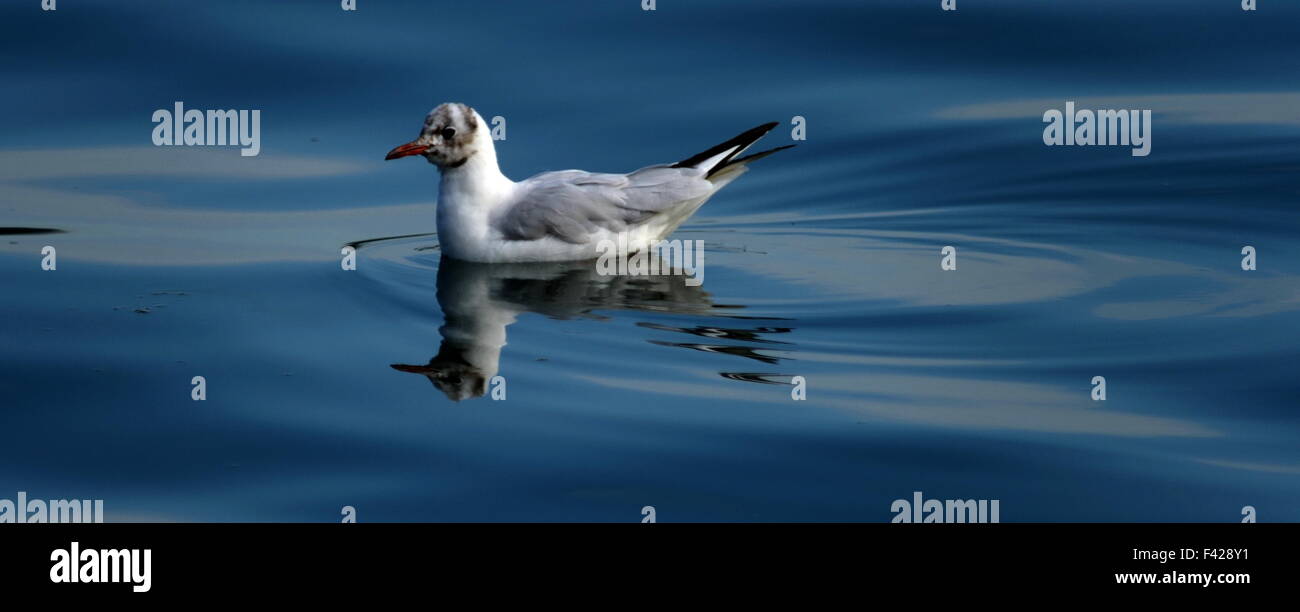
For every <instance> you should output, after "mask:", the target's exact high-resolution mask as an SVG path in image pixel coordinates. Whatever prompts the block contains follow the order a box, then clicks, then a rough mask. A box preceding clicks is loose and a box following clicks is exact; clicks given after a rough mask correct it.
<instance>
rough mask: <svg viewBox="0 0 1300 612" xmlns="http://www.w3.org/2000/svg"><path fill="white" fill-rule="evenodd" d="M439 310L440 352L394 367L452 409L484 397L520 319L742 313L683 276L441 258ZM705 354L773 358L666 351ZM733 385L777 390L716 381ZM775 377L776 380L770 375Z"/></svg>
mask: <svg viewBox="0 0 1300 612" xmlns="http://www.w3.org/2000/svg"><path fill="white" fill-rule="evenodd" d="M437 292H438V305H439V306H440V307H441V308H442V312H443V316H444V323H443V325H442V327H440V328H439V330H438V331H439V333H440V334H441V335H442V344H441V346H439V347H438V353H437V354H436V355H434V356H433V358H432V359H430V360H429V362H428V363H426V364H421V365H416V364H392V366H391V367H392V368H393V369H395V370H398V371H401V372H409V373H412V374H420V375H422V376H425V377H426V378H428V379H429V381H430V382H432V383H433V386H435V387H437V388H438V389H439V390H440V391H442V392H443V393H444V394H446V396H447V397H448V398H449V399H451V400H453V401H460V400H463V399H470V398H476V397H482V396H483V395H485V394H487V392H488V390H489V385H490V384H491V383H492V379H493V377H494V376H496V375H497V373H498V370H499V368H500V359H501V349H502V347H504V346H505V345H506V327H507V326H509V325H510V324H511V323H514V322H515V319H516V318H517V317H518V316H519V315H520V314H523V313H525V312H533V313H538V314H542V315H545V316H547V317H551V318H553V319H571V318H579V317H598V316H599V315H597V314H595V311H599V310H642V311H653V312H658V313H671V314H682V315H694V316H707V317H719V316H726V317H731V318H748V317H736V316H735V315H730V314H723V313H720V312H719V310H724V311H725V310H727V309H736V308H743V306H729V305H721V304H714V303H713V301H712V299H711V298H710V296H709V294H708V293H706V292H705V291H704V290H703V289H702V288H701V287H698V286H695V287H692V286H688V285H686V283H685V282H683V277H682V276H644V275H641V276H637V275H602V274H599V273H598V272H597V271H596V266H595V265H594V262H592V261H577V262H547V263H508V264H483V263H473V262H465V261H460V260H456V259H451V258H448V257H443V258H442V261H441V262H440V263H439V265H438V281H437ZM638 325H639V326H640V327H642V328H650V329H656V330H663V331H676V332H681V333H685V334H690V335H694V336H697V337H698V336H705V337H709V338H727V339H738V340H745V341H756V342H760V343H768V344H783V343H780V342H775V341H772V340H763V339H762V338H761V335H763V334H767V333H785V332H788V331H790V330H789V328H779V327H761V328H757V329H741V330H737V329H727V328H724V327H704V328H702V327H700V326H691V327H684V328H675V327H671V326H667V325H662V324H653V325H651V324H645V323H643V324H638ZM650 342H652V343H654V344H658V345H664V346H678V347H681V348H690V349H695V350H701V351H706V352H719V353H725V354H732V355H739V356H742V357H749V358H751V359H755V360H757V361H760V362H762V363H767V364H772V363H776V362H777V361H778V359H777V358H774V357H771V356H768V355H764V354H761V353H759V352H756V350H755V349H753V348H749V347H745V346H734V345H717V344H701V343H668V342H662V341H650ZM721 374H722V376H724V377H727V378H732V379H740V380H752V381H754V382H775V381H772V380H767V379H764V378H762V377H758V378H757V379H755V377H754V376H753V375H749V374H741V375H737V374H735V373H726V372H723V373H721ZM774 376H777V377H779V375H774Z"/></svg>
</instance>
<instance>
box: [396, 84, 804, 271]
mask: <svg viewBox="0 0 1300 612" xmlns="http://www.w3.org/2000/svg"><path fill="white" fill-rule="evenodd" d="M776 126H777V123H776V122H773V123H766V124H763V125H760V126H758V127H756V128H754V129H751V130H748V131H746V132H744V133H743V134H740V135H739V136H736V137H735V138H732V139H731V140H728V141H726V142H724V143H722V144H719V145H717V146H714V147H711V148H709V149H708V150H706V151H703V152H700V153H697V154H695V155H692V156H690V157H688V158H686V159H683V160H681V161H679V162H676V163H671V164H659V165H654V166H647V167H645V168H641V169H640V170H636V171H633V172H630V173H627V174H608V173H597V172H586V171H583V170H560V171H556V172H543V173H542V174H538V175H537V176H534V177H531V178H528V179H525V180H523V181H519V182H515V181H512V180H510V179H509V178H506V176H505V175H504V174H502V173H501V169H500V167H498V166H497V154H496V148H495V146H494V145H493V143H492V135H491V130H490V129H489V128H488V127H487V124H486V122H485V121H483V117H482V116H480V115H479V114H478V112H477V111H475V110H474V109H473V108H470V107H469V106H467V105H465V104H461V103H454V102H449V103H446V104H442V105H439V106H438V107H437V108H435V109H433V110H432V111H430V112H429V114H428V116H427V117H425V119H424V126H423V127H422V128H421V129H420V136H419V138H416V139H415V140H414V141H411V142H409V143H407V144H404V145H401V146H398V147H396V148H394V149H393V150H392V151H389V152H388V155H387V156H386V157H385V158H384V159H386V160H391V159H398V158H401V157H408V156H412V155H423V156H424V158H425V159H426V160H428V161H429V163H431V164H433V165H435V166H437V167H438V170H439V172H440V173H441V175H442V179H441V181H440V182H439V184H438V242H439V244H440V245H441V248H442V252H443V254H445V255H447V256H449V257H452V258H454V259H460V260H464V261H472V262H481V263H523V262H538V261H581V260H588V259H596V258H597V257H599V256H600V255H601V254H602V242H603V241H610V242H611V243H613V242H618V240H619V237H620V234H623V235H624V242H623V244H628V245H629V247H630V249H631V250H633V251H635V250H638V249H641V248H646V245H648V244H649V243H651V242H653V241H657V240H664V239H666V238H667V237H668V235H669V234H671V233H672V232H673V230H675V229H677V226H679V225H681V224H682V222H683V221H685V220H686V219H687V218H689V217H690V216H691V215H692V214H694V213H695V211H696V210H698V209H699V208H700V206H702V205H703V204H704V202H705V201H707V200H708V199H709V198H710V197H711V196H712V195H713V194H714V193H716V192H717V191H718V190H719V189H722V188H723V187H725V186H726V185H727V184H728V183H730V182H731V181H733V180H735V179H736V178H737V177H739V176H740V175H741V174H744V172H745V171H746V169H747V166H748V165H749V163H750V162H753V161H755V160H758V159H761V158H763V157H767V156H768V155H771V154H773V153H776V152H777V151H781V150H784V149H788V148H790V147H793V146H794V145H785V146H781V147H777V148H775V149H770V150H767V151H763V152H761V153H754V154H751V155H746V156H743V157H742V156H741V153H744V152H745V150H746V149H748V148H749V147H750V145H752V144H754V143H755V142H756V141H758V139H759V138H762V137H763V135H764V134H767V133H768V132H769V131H771V130H772V128H774V127H776ZM628 236H637V237H639V239H634V240H628ZM606 244H609V243H606ZM638 245H639V246H638Z"/></svg>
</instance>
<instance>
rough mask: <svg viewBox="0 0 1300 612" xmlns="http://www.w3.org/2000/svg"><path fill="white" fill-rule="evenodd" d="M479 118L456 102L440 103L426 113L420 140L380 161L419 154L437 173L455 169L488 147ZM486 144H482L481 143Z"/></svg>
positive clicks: (395, 150) (402, 146) (482, 124)
mask: <svg viewBox="0 0 1300 612" xmlns="http://www.w3.org/2000/svg"><path fill="white" fill-rule="evenodd" d="M487 134H488V130H487V128H485V127H484V122H483V117H481V116H479V114H478V113H477V112H475V111H474V109H472V108H470V107H469V106H468V105H466V104H461V103H459V102H448V103H446V104H440V105H438V107H437V108H435V109H433V110H431V111H429V115H428V116H427V117H425V118H424V127H422V128H420V137H419V138H416V139H415V140H412V141H411V142H408V143H406V144H404V145H401V146H399V147H397V148H394V149H393V150H392V151H389V152H388V155H387V156H386V157H384V159H397V158H399V157H408V156H411V155H423V156H424V158H425V159H426V160H428V161H429V163H431V164H433V165H435V166H438V169H440V170H447V169H449V168H459V167H461V166H463V165H465V162H467V161H469V160H470V158H472V157H474V156H475V155H476V154H478V153H480V152H482V151H483V149H484V148H490V147H491V146H492V140H491V138H487V139H486V141H485V140H484V136H486V135H487ZM485 142H486V144H485Z"/></svg>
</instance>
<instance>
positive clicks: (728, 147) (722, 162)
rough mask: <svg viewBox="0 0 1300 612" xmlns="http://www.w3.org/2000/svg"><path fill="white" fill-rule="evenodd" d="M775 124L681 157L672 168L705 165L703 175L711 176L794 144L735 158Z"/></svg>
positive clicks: (766, 124) (700, 166) (765, 125)
mask: <svg viewBox="0 0 1300 612" xmlns="http://www.w3.org/2000/svg"><path fill="white" fill-rule="evenodd" d="M777 125H780V124H779V123H777V122H775V121H773V122H771V123H764V124H763V125H760V126H758V127H756V128H753V129H751V130H748V131H746V132H744V133H743V134H740V135H739V136H736V137H735V138H732V139H731V140H728V141H726V142H724V143H722V144H720V145H717V146H715V147H712V148H710V149H708V150H707V151H703V152H700V153H696V154H695V155H692V156H690V157H688V158H686V159H683V160H682V161H679V162H677V163H675V164H673V165H672V167H673V168H702V167H707V168H708V170H707V171H706V173H705V177H706V178H711V177H712V176H713V175H715V174H717V173H718V172H721V171H722V170H723V169H724V168H726V167H728V166H730V165H732V164H737V163H747V162H751V161H754V160H756V159H759V158H762V157H767V156H768V155H771V154H773V153H775V152H777V151H780V150H782V149H788V148H790V147H792V146H794V145H786V146H783V147H777V148H775V149H771V150H769V151H764V152H762V153H755V154H753V155H750V156H747V157H742V158H739V159H737V158H736V156H737V155H740V154H741V153H744V152H745V149H748V148H749V147H750V145H752V144H754V143H755V142H757V141H758V139H760V138H762V137H763V136H764V135H765V134H767V133H768V132H770V131H772V128H775V127H776V126H777Z"/></svg>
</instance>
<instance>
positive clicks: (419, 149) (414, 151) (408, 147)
mask: <svg viewBox="0 0 1300 612" xmlns="http://www.w3.org/2000/svg"><path fill="white" fill-rule="evenodd" d="M428 150H429V145H423V144H419V143H416V142H408V143H406V144H404V145H402V146H400V147H397V148H396V149H393V150H392V151H389V152H388V155H386V156H384V159H385V160H389V159H397V158H399V157H407V156H409V155H420V154H422V153H424V152H425V151H428Z"/></svg>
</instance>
